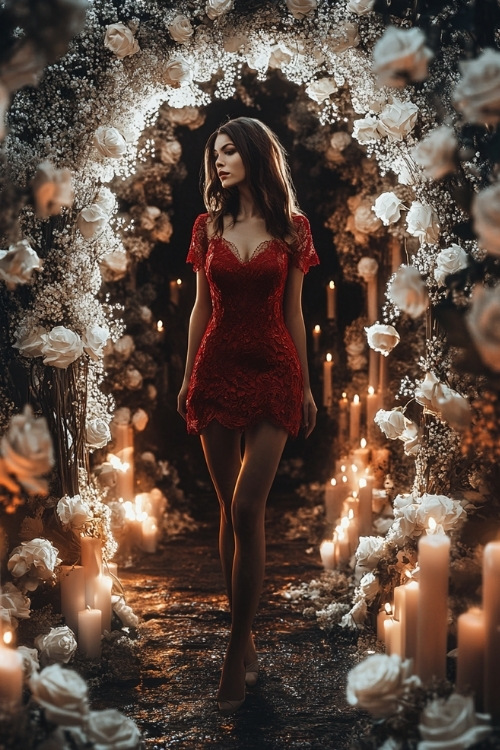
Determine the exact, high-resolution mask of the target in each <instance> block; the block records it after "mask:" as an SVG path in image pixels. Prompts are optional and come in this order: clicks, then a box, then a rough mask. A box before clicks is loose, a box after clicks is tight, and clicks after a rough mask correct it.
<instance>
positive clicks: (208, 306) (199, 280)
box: [177, 268, 212, 419]
mask: <svg viewBox="0 0 500 750" xmlns="http://www.w3.org/2000/svg"><path fill="white" fill-rule="evenodd" d="M211 315H212V300H211V298H210V287H209V286H208V281H207V277H206V274H205V271H204V270H203V268H201V269H200V270H199V271H198V272H197V273H196V299H195V303H194V306H193V310H192V312H191V317H190V318H189V334H188V348H187V355H186V368H185V371H184V380H183V381H182V386H181V390H180V391H179V395H178V397H177V411H178V412H179V414H180V415H181V417H183V418H184V419H186V396H187V391H188V386H189V381H190V379H191V373H192V371H193V365H194V360H195V357H196V354H197V352H198V349H199V348H200V344H201V340H202V338H203V334H204V333H205V331H206V328H207V325H208V321H209V320H210V317H211Z"/></svg>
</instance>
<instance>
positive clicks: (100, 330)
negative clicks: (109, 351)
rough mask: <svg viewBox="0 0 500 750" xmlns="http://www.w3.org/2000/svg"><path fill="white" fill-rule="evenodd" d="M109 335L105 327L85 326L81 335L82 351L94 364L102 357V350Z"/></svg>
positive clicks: (95, 324)
mask: <svg viewBox="0 0 500 750" xmlns="http://www.w3.org/2000/svg"><path fill="white" fill-rule="evenodd" d="M109 338H110V333H109V329H108V328H107V327H106V326H100V325H97V323H94V324H93V325H90V326H87V329H86V331H85V333H84V334H83V349H84V351H85V352H86V353H87V354H88V355H89V357H90V358H91V359H93V360H95V361H96V362H97V361H98V360H99V359H100V358H101V357H102V355H103V348H104V347H105V345H106V343H107V342H108V341H109Z"/></svg>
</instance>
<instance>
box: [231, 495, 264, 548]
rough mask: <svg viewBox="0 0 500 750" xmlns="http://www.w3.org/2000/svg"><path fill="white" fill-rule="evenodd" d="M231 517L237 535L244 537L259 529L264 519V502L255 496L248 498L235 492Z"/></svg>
mask: <svg viewBox="0 0 500 750" xmlns="http://www.w3.org/2000/svg"><path fill="white" fill-rule="evenodd" d="M231 518H232V523H233V529H234V533H235V535H236V536H237V537H242V538H246V537H248V536H249V535H251V534H253V533H254V532H256V531H260V529H261V527H262V524H263V521H264V504H263V503H260V502H259V501H258V499H257V498H255V497H252V498H248V497H245V496H242V495H238V493H236V495H235V497H234V499H233V503H232V506H231Z"/></svg>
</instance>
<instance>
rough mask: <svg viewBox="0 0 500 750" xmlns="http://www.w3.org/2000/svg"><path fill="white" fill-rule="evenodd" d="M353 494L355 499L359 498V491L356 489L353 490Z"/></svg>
mask: <svg viewBox="0 0 500 750" xmlns="http://www.w3.org/2000/svg"><path fill="white" fill-rule="evenodd" d="M352 496H353V498H354V499H355V500H357V497H358V493H357V491H356V490H354V491H353V493H352Z"/></svg>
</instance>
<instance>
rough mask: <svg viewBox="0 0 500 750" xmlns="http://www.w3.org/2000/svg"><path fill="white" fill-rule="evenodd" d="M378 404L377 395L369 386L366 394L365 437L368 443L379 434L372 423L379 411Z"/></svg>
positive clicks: (371, 386) (378, 430)
mask: <svg viewBox="0 0 500 750" xmlns="http://www.w3.org/2000/svg"><path fill="white" fill-rule="evenodd" d="M378 404H379V398H378V393H375V388H374V387H373V385H370V386H368V393H367V394H366V435H367V437H368V440H369V441H372V440H373V439H374V437H375V435H377V433H378V434H380V429H379V428H378V427H377V425H376V424H375V422H374V421H373V420H374V419H375V414H376V413H377V412H378V409H379V406H378Z"/></svg>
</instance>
